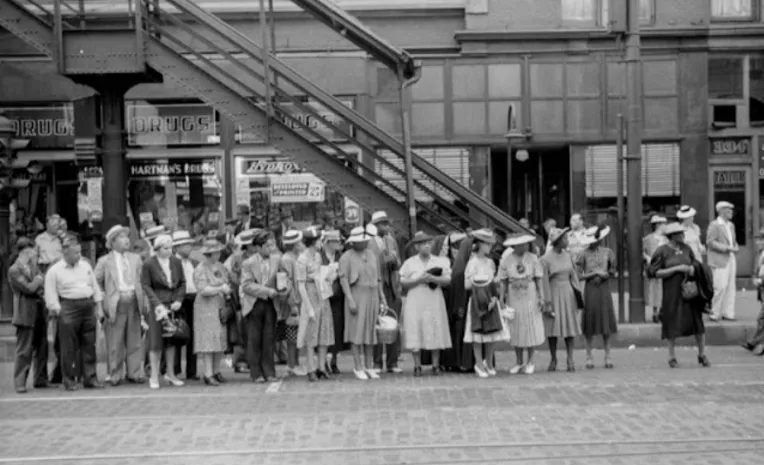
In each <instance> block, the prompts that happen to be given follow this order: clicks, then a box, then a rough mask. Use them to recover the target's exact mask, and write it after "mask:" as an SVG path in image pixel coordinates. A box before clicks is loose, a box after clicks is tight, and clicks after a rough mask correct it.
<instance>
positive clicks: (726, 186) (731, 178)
mask: <svg viewBox="0 0 764 465" xmlns="http://www.w3.org/2000/svg"><path fill="white" fill-rule="evenodd" d="M745 182H746V179H745V171H740V170H734V171H733V170H729V171H726V170H725V171H716V172H714V190H717V191H722V190H723V191H730V190H734V191H737V190H744V189H745Z"/></svg>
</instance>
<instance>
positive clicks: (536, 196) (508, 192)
mask: <svg viewBox="0 0 764 465" xmlns="http://www.w3.org/2000/svg"><path fill="white" fill-rule="evenodd" d="M518 153H519V154H520V155H519V156H518ZM491 173H492V186H493V187H492V190H493V192H492V193H493V199H494V203H495V204H496V205H497V206H498V207H499V208H501V209H502V210H505V211H507V210H508V209H509V205H510V204H511V205H512V208H511V210H512V211H509V214H510V215H512V216H513V217H515V218H528V220H529V221H530V222H531V224H533V225H538V226H540V225H541V224H542V223H543V222H544V220H546V219H547V218H554V219H555V220H556V221H557V224H558V225H564V224H567V220H566V218H568V217H569V216H570V151H569V150H568V148H567V147H561V148H554V149H530V150H527V158H526V157H525V154H524V153H523V151H519V150H517V149H513V150H512V156H511V157H508V156H507V148H506V147H497V148H495V149H492V150H491ZM510 198H511V201H510Z"/></svg>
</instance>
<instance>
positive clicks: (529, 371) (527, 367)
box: [523, 363, 536, 375]
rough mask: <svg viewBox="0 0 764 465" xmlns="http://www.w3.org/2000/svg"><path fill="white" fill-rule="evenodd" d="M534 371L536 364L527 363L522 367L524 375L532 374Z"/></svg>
mask: <svg viewBox="0 0 764 465" xmlns="http://www.w3.org/2000/svg"><path fill="white" fill-rule="evenodd" d="M534 371H536V365H534V364H532V363H527V364H526V365H525V368H524V369H523V373H525V374H526V375H532V374H533V372H534Z"/></svg>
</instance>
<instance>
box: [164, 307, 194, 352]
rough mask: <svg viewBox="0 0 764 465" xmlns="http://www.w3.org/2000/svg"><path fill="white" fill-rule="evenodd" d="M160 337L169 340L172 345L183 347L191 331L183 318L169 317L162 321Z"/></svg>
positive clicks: (176, 315) (175, 315) (178, 316)
mask: <svg viewBox="0 0 764 465" xmlns="http://www.w3.org/2000/svg"><path fill="white" fill-rule="evenodd" d="M162 337H163V338H165V339H170V340H171V341H172V343H173V344H174V345H184V344H186V343H187V342H188V340H189V339H190V338H191V329H190V328H189V327H188V323H186V320H184V319H183V317H181V316H180V315H178V314H174V315H170V316H168V317H167V318H165V319H164V320H163V321H162Z"/></svg>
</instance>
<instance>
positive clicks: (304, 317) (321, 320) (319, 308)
mask: <svg viewBox="0 0 764 465" xmlns="http://www.w3.org/2000/svg"><path fill="white" fill-rule="evenodd" d="M294 272H295V283H296V284H298V285H299V284H305V290H306V291H307V294H308V301H306V300H305V299H303V301H302V303H301V306H300V326H299V330H298V333H297V347H298V348H303V347H308V348H313V347H316V346H327V347H328V346H330V345H332V344H334V322H333V320H332V309H331V307H330V306H329V300H328V299H322V298H321V294H320V292H319V286H320V285H321V283H320V279H321V257H320V255H319V254H318V253H317V252H316V251H315V250H312V249H308V250H306V251H304V252H303V253H301V254H300V256H299V257H298V258H297V264H296V265H295V269H294ZM309 306H310V307H312V308H313V311H314V312H315V318H313V319H310V317H309V308H310V307H309Z"/></svg>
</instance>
